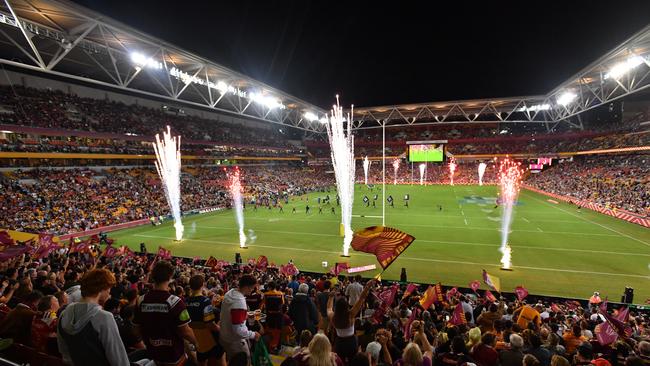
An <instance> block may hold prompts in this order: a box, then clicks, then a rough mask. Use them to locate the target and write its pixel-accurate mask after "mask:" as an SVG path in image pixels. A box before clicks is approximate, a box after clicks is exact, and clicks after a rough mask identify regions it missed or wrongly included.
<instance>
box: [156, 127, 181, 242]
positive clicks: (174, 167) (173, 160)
mask: <svg viewBox="0 0 650 366" xmlns="http://www.w3.org/2000/svg"><path fill="white" fill-rule="evenodd" d="M153 150H154V152H155V153H156V170H157V171H158V176H160V181H161V182H162V186H163V188H164V190H165V197H166V198H167V203H168V204H169V210H170V211H171V213H172V217H173V218H174V229H175V230H176V240H181V239H183V229H184V228H183V222H182V221H181V220H182V219H181V137H180V136H175V137H172V133H171V129H170V127H169V126H167V132H164V131H163V138H162V140H161V139H160V136H159V135H158V134H156V142H155V143H154V144H153Z"/></svg>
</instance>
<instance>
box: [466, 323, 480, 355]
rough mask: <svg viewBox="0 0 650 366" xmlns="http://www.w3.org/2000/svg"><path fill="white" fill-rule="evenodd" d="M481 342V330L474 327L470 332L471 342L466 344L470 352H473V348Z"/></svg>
mask: <svg viewBox="0 0 650 366" xmlns="http://www.w3.org/2000/svg"><path fill="white" fill-rule="evenodd" d="M480 342H481V328H479V327H474V328H472V329H470V330H469V340H468V341H467V343H466V344H465V345H466V346H467V350H468V351H470V352H471V351H472V348H474V346H476V345H477V344H479V343H480Z"/></svg>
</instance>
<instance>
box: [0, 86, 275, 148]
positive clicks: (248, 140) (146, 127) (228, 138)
mask: <svg viewBox="0 0 650 366" xmlns="http://www.w3.org/2000/svg"><path fill="white" fill-rule="evenodd" d="M0 112H1V113H0V123H2V124H10V125H19V126H31V127H45V128H54V129H65V130H80V131H93V132H109V133H116V134H129V135H138V136H147V137H151V136H154V135H155V134H157V133H160V132H161V131H163V130H164V129H166V126H171V128H172V130H173V131H174V132H175V133H176V134H180V135H181V136H183V138H184V139H186V140H196V141H212V142H221V143H229V144H246V145H261V146H286V139H287V137H286V135H285V134H283V133H282V132H280V131H279V130H277V129H272V128H255V127H252V126H246V128H241V127H242V126H240V125H237V124H233V123H228V122H225V121H217V120H209V119H203V118H199V117H196V116H191V115H185V114H182V113H180V112H179V111H176V112H171V111H170V110H169V109H167V110H165V109H163V108H160V109H153V108H148V107H144V106H140V105H137V104H131V105H126V104H123V103H119V102H115V101H110V100H100V99H92V98H83V97H80V96H77V95H74V94H67V93H64V92H62V91H55V90H44V89H34V88H25V87H21V86H16V85H14V86H0Z"/></svg>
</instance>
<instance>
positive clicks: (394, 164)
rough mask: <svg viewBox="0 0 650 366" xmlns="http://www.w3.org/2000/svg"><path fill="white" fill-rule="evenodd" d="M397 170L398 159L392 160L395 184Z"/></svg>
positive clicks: (395, 181)
mask: <svg viewBox="0 0 650 366" xmlns="http://www.w3.org/2000/svg"><path fill="white" fill-rule="evenodd" d="M398 170H399V159H395V160H393V173H394V177H393V184H397V171H398Z"/></svg>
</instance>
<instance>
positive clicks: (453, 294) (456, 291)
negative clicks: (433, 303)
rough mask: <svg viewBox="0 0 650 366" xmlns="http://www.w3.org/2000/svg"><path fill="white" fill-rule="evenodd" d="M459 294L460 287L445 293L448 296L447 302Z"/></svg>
mask: <svg viewBox="0 0 650 366" xmlns="http://www.w3.org/2000/svg"><path fill="white" fill-rule="evenodd" d="M457 295H458V288H457V287H453V288H451V289H450V290H449V291H447V293H446V294H445V297H446V298H447V302H451V300H453V299H454V298H455V297H456V296H457Z"/></svg>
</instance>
